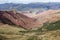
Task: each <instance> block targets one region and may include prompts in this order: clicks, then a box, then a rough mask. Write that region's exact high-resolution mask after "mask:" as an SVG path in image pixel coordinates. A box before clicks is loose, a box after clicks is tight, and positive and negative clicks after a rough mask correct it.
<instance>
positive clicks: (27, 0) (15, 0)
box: [0, 0, 60, 4]
mask: <svg viewBox="0 0 60 40" xmlns="http://www.w3.org/2000/svg"><path fill="white" fill-rule="evenodd" d="M32 2H34V3H35V2H60V0H0V4H1V3H25V4H27V3H32Z"/></svg>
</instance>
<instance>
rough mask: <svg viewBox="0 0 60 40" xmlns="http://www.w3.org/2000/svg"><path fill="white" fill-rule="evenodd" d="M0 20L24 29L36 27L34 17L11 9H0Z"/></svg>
mask: <svg viewBox="0 0 60 40" xmlns="http://www.w3.org/2000/svg"><path fill="white" fill-rule="evenodd" d="M0 20H1V21H2V23H4V24H10V25H17V26H19V27H22V28H25V29H31V28H34V27H36V26H37V25H36V24H37V23H36V22H35V21H34V19H32V18H29V17H27V16H25V15H23V14H20V13H15V12H13V11H0Z"/></svg>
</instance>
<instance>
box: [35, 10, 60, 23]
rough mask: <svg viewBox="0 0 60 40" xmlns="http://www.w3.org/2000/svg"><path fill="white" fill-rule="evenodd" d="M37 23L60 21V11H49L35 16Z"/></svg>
mask: <svg viewBox="0 0 60 40" xmlns="http://www.w3.org/2000/svg"><path fill="white" fill-rule="evenodd" d="M35 18H36V19H37V21H36V22H38V23H39V24H43V23H45V22H54V21H57V20H60V10H48V11H44V12H42V13H39V14H37V15H36V16H35Z"/></svg>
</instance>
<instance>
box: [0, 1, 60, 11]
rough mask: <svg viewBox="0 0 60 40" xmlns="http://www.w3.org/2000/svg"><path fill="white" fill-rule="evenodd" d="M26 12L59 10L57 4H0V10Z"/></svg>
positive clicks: (59, 6)
mask: <svg viewBox="0 0 60 40" xmlns="http://www.w3.org/2000/svg"><path fill="white" fill-rule="evenodd" d="M11 9H16V10H19V11H20V10H28V9H46V10H48V9H60V3H59V2H53V3H29V4H15V3H5V4H0V10H11Z"/></svg>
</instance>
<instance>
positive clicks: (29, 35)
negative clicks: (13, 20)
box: [0, 21, 60, 40]
mask: <svg viewBox="0 0 60 40" xmlns="http://www.w3.org/2000/svg"><path fill="white" fill-rule="evenodd" d="M0 40H60V21H56V22H53V23H49V22H46V23H44V25H43V26H42V27H41V28H38V29H37V30H24V29H22V28H17V27H15V26H11V25H7V24H5V25H0Z"/></svg>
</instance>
